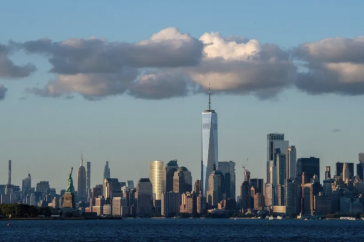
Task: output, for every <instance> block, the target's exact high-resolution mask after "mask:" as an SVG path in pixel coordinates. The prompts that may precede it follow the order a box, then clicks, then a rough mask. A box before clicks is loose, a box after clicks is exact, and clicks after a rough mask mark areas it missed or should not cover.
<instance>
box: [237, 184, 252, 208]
mask: <svg viewBox="0 0 364 242" xmlns="http://www.w3.org/2000/svg"><path fill="white" fill-rule="evenodd" d="M250 191H251V189H250V185H249V182H248V181H244V182H243V183H242V184H241V187H240V199H241V208H242V209H244V210H245V211H246V210H247V209H248V208H251V204H250V202H251V200H252V199H251V192H250Z"/></svg>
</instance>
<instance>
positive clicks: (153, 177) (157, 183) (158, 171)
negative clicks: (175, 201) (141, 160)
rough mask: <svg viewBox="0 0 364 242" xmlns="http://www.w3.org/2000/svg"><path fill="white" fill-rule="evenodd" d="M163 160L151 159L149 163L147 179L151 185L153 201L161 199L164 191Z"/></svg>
mask: <svg viewBox="0 0 364 242" xmlns="http://www.w3.org/2000/svg"><path fill="white" fill-rule="evenodd" d="M163 165H164V164H163V161H158V160H156V161H151V162H150V163H149V180H150V181H151V183H152V185H153V201H155V200H159V201H160V200H161V199H162V194H163V192H164V171H163V168H164V167H163Z"/></svg>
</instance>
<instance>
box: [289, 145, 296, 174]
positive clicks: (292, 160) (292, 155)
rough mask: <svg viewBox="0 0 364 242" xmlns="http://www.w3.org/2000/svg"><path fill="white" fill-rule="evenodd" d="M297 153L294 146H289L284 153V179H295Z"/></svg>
mask: <svg viewBox="0 0 364 242" xmlns="http://www.w3.org/2000/svg"><path fill="white" fill-rule="evenodd" d="M296 162H297V151H296V147H295V146H294V145H292V146H289V147H288V149H287V152H286V177H287V179H288V178H290V179H294V178H296V177H297V171H296Z"/></svg>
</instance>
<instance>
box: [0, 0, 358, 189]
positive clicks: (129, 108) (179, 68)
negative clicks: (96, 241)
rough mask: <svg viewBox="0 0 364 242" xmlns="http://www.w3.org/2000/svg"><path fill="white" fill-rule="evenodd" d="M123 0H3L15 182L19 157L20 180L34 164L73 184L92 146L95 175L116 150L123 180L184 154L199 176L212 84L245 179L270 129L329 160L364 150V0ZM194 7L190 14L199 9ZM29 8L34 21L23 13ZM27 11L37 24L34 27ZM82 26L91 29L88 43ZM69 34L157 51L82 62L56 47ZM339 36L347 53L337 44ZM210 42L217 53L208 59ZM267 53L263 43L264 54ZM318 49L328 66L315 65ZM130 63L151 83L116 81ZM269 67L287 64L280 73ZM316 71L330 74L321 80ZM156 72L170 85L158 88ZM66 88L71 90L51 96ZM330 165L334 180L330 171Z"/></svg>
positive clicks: (35, 174) (3, 95)
mask: <svg viewBox="0 0 364 242" xmlns="http://www.w3.org/2000/svg"><path fill="white" fill-rule="evenodd" d="M113 3H114V4H115V5H113V6H111V5H112V4H110V6H104V5H100V4H98V3H89V4H87V5H82V7H81V4H71V2H69V1H64V2H63V3H59V4H58V5H57V8H54V6H51V5H49V4H50V3H44V5H43V6H42V8H38V7H37V6H36V5H34V6H33V5H32V4H30V3H27V2H22V3H13V2H6V3H4V4H3V6H2V8H1V9H0V27H1V29H3V30H5V31H4V33H3V34H2V36H1V37H0V60H1V61H2V62H1V63H2V64H1V66H0V99H1V100H0V116H1V119H0V127H1V130H2V132H1V133H2V135H1V137H0V144H1V150H0V160H1V161H2V167H3V169H0V176H1V177H2V180H1V181H0V183H1V184H6V183H7V180H6V179H7V170H6V169H5V167H6V166H7V162H8V160H12V161H13V163H12V171H13V175H12V183H14V184H21V182H22V179H23V178H24V177H26V176H27V174H28V173H29V174H31V177H32V181H50V185H51V187H55V188H57V191H59V190H60V189H62V188H64V187H66V181H65V180H64V174H67V173H68V172H69V171H68V169H69V168H70V167H74V168H75V169H76V167H78V164H79V158H78V157H79V153H80V150H83V151H84V155H85V162H86V161H90V162H91V163H92V172H91V173H92V174H91V177H92V179H91V187H94V186H95V185H97V184H100V181H102V178H103V169H104V165H105V161H110V167H112V170H113V171H112V173H111V176H112V177H113V178H118V179H119V180H123V181H126V180H134V182H135V183H136V182H137V179H138V178H141V177H147V176H148V165H146V164H148V163H149V162H150V161H153V160H161V161H164V164H166V163H167V162H168V161H170V160H173V159H177V160H178V163H179V164H181V165H183V166H185V167H187V168H188V170H189V171H191V172H192V177H193V179H194V180H195V179H197V178H198V177H200V166H201V164H200V162H201V116H200V115H201V111H202V110H204V109H205V108H206V100H207V89H208V83H210V84H211V91H212V93H213V108H214V109H215V110H217V111H218V113H219V140H218V143H219V161H229V160H232V161H234V162H235V163H236V182H237V184H240V183H241V182H242V180H243V175H242V174H243V169H242V168H241V167H242V165H245V166H246V167H247V169H249V171H250V172H251V174H252V177H254V178H255V177H261V178H264V179H266V174H265V173H266V169H263V167H265V166H266V152H265V150H266V147H265V144H264V143H265V141H266V135H267V134H269V133H275V132H280V133H284V134H285V138H286V139H287V140H289V144H290V145H295V147H296V148H297V158H301V157H311V156H314V157H318V158H320V163H321V168H322V167H325V166H327V165H330V166H333V164H334V163H336V162H337V161H340V162H351V163H357V154H358V153H359V152H362V151H363V149H364V148H363V143H364V137H363V136H362V135H360V127H361V120H363V118H364V116H363V114H362V112H360V111H359V110H361V103H362V102H363V96H362V94H363V88H362V87H363V85H362V84H363V83H364V80H363V79H362V76H363V75H361V74H360V72H359V73H358V72H357V70H360V69H361V68H358V69H355V68H352V69H350V68H349V69H348V66H350V65H352V66H354V67H355V66H356V65H359V67H360V65H361V64H360V63H362V57H363V56H362V51H361V50H362V47H361V44H362V37H360V36H362V35H363V34H362V32H361V26H360V21H357V17H356V16H360V15H361V13H360V9H361V7H360V6H363V3H362V2H360V1H354V2H351V4H350V5H349V4H347V3H342V5H341V4H339V3H338V4H337V5H335V6H329V5H328V3H317V2H314V1H312V2H309V1H308V2H305V3H296V4H290V3H289V2H285V1H282V2H279V3H267V4H266V6H265V7H264V8H262V6H261V5H260V4H257V3H240V2H235V3H231V4H229V5H227V4H226V3H224V2H217V3H216V4H214V5H213V6H208V5H206V4H202V3H195V2H189V3H187V4H186V5H183V6H180V8H178V9H176V8H175V7H174V5H173V4H172V3H163V2H158V1H156V2H154V3H145V5H144V6H145V7H144V8H140V6H139V5H138V4H135V3H128V4H127V3H118V2H113ZM19 6H21V7H19ZM192 6H193V8H192ZM70 7H71V9H72V10H73V11H72V13H70V14H69V15H67V18H66V17H65V15H64V13H65V12H69V9H70ZM14 9H17V11H13V10H14ZM29 9H31V10H32V11H28V10H29ZM100 9H103V11H100ZM343 9H345V11H343ZM85 10H86V11H85ZM135 12H138V13H139V14H140V15H143V16H145V17H146V18H147V19H148V23H146V22H145V21H141V20H140V18H139V17H138V16H137V15H135V14H130V13H135ZM186 12H189V13H190V14H189V18H188V21H186V14H185V13H186ZM308 12H309V13H310V18H309V19H307V13H308ZM207 13H208V14H207ZM256 13H259V14H256ZM323 13H325V20H322V14H323ZM94 16H97V17H94ZM111 16H112V17H111ZM216 16H219V17H216ZM337 16H343V17H342V19H341V18H337ZM167 18H168V21H167ZM18 19H22V20H23V21H15V20H18ZM79 19H82V21H79ZM9 20H14V21H9ZM59 20H62V21H59ZM288 20H289V21H288ZM25 22H32V23H34V26H33V27H32V28H27V27H25V26H24V23H25ZM131 30H133V31H131ZM166 36H167V37H168V38H166V39H172V40H173V41H172V42H173V43H172V42H171V43H172V44H171V46H174V44H181V46H183V49H182V50H183V51H182V54H181V53H180V52H178V51H176V52H169V51H170V49H168V48H162V50H163V51H162V52H161V51H160V49H161V46H159V45H158V44H157V42H158V41H160V40H161V39H163V38H162V37H166ZM43 38H48V39H49V42H47V40H45V39H43ZM77 38H80V39H81V40H79V42H77ZM41 40H43V42H42V41H41ZM155 40H157V41H156V42H153V41H155ZM9 41H11V42H9ZM62 41H64V42H63V43H67V44H68V45H70V46H72V45H75V46H77V45H82V43H84V44H85V43H86V44H85V45H82V46H84V47H85V48H90V53H94V54H95V53H96V54H95V55H96V56H97V53H101V52H102V50H105V53H110V52H112V53H116V52H115V51H121V53H123V54H125V52H123V51H126V50H127V51H129V50H130V49H128V48H129V47H130V46H133V47H135V46H134V45H137V47H138V48H139V47H140V46H142V47H145V49H142V50H140V49H138V48H137V47H135V49H133V48H132V49H131V50H130V51H131V52H130V56H126V55H122V57H125V59H124V58H121V59H118V58H116V59H115V61H116V63H114V62H112V64H115V65H114V66H113V65H111V66H104V65H100V63H106V62H105V61H103V60H104V59H101V61H100V62H97V60H95V59H93V58H92V56H87V57H85V56H83V57H85V58H86V60H94V61H96V64H95V62H92V63H91V62H87V61H85V62H82V61H81V62H77V61H76V59H77V57H76V56H69V57H72V58H69V60H71V61H73V62H72V65H71V67H72V66H73V67H74V68H70V66H69V65H67V62H65V61H64V60H65V59H64V58H63V57H64V56H63V54H64V52H62V53H63V54H62V53H60V52H57V51H56V50H55V49H51V48H48V47H49V46H48V45H47V43H48V44H51V45H53V46H58V47H59V48H60V49H59V50H64V49H62V46H61V42H62ZM102 41H105V42H102ZM162 42H163V41H162ZM100 43H104V44H100ZM211 43H213V44H211ZM323 43H326V44H327V45H324V46H323ZM206 44H209V45H207V46H205V45H206ZM47 46H48V47H47ZM113 46H114V47H115V46H116V47H117V48H116V47H115V48H116V49H113ZM128 46H129V47H128ZM150 46H152V48H149V47H150ZM167 46H168V45H167ZM330 46H333V48H334V50H337V51H332V49H325V48H329V47H330ZM58 47H57V48H58ZM162 47H165V46H162ZM339 47H340V48H339ZM110 48H111V49H110ZM119 48H120V49H119ZM123 48H126V49H123ZM140 48H141V47H140ZM307 49H308V50H309V51H307ZM147 50H150V51H152V52H151V53H154V54H158V55H156V56H159V57H161V58H157V59H156V60H157V61H158V63H153V64H150V63H151V62H149V61H150V59H148V58H146V59H143V60H140V59H135V58H134V59H133V57H135V55H134V54H138V53H139V52H138V51H141V53H143V54H145V53H147V52H148V51H147ZM322 50H325V51H322ZM153 51H154V52H153ZM202 51H203V52H204V53H207V54H208V55H209V56H210V57H211V58H212V59H213V60H211V59H208V58H206V57H204V56H203V55H202V54H201V53H202ZM256 51H258V53H260V55H255V54H254V53H256ZM295 51H296V52H295ZM293 52H295V54H296V56H295V57H293V56H294V53H293ZM117 53H119V52H117ZM128 53H129V52H128ZM160 53H163V54H165V55H159V54H160ZM169 53H172V54H171V55H168V54H169ZM328 53H331V54H332V55H328ZM184 54H185V55H184ZM297 55H298V57H297ZM247 56H254V58H252V59H254V60H256V62H254V63H252V62H250V59H249V58H246V57H247ZM73 57H74V58H73ZM144 57H148V56H144ZM174 57H175V58H174ZM219 58H220V60H218V59H219ZM266 58H272V61H273V60H279V61H278V63H279V64H277V63H276V62H275V63H276V64H277V65H274V66H269V65H268V66H267V65H265V64H267V62H265V61H266ZM291 58H293V60H292V59H291ZM80 59H82V58H80ZM221 59H225V60H226V61H221ZM353 59H355V61H353ZM83 60H85V59H83ZM113 60H114V59H113ZM315 61H317V62H319V63H320V66H326V67H327V69H315V68H318V67H317V66H314V65H313V64H312V63H314V62H315ZM303 62H304V64H302V63H303ZM4 63H5V64H6V65H3V64H4ZM28 63H29V65H27V64H28ZM90 63H91V64H95V65H92V66H89V65H88V64H90ZM120 63H122V64H125V63H126V64H127V65H129V66H133V67H135V69H133V70H137V72H138V74H139V76H140V77H143V78H141V79H139V80H137V82H135V83H137V84H138V85H134V86H133V88H130V87H129V86H128V88H126V87H124V86H123V85H112V84H114V81H115V79H113V78H115V75H116V76H117V77H118V75H119V74H120V73H119V72H117V73H115V67H116V69H117V66H118V64H120ZM196 63H199V65H197V64H196ZM337 63H340V64H337ZM358 63H359V64H358ZM12 64H13V65H12ZM214 64H215V65H214ZM254 64H256V65H257V66H254ZM301 64H302V65H301ZM305 64H306V65H305ZM148 65H151V66H150V67H146V66H148ZM236 66H239V67H242V68H241V70H244V72H241V71H239V70H240V69H239V68H238V69H239V70H237V69H236ZM12 67H14V68H12ZM17 67H19V68H20V67H22V68H20V69H19V68H18V69H17ZM34 67H36V70H35V68H34ZM76 67H77V68H76ZM268 67H272V70H281V72H280V71H277V72H274V71H273V72H272V71H269V70H271V69H269V68H268ZM75 68H76V69H75ZM103 68H104V69H103ZM254 68H256V69H254ZM265 68H268V70H267V69H265ZM4 70H6V71H5V72H4ZM16 70H21V71H20V72H16ZM133 70H131V71H130V72H125V73H124V74H125V75H126V76H122V78H126V79H127V80H129V79H128V78H129V77H130V78H131V77H132V76H133V75H134V74H135V72H133ZM211 70H213V71H216V73H217V74H216V76H214V75H213V74H211V73H212V72H211ZM255 70H258V71H255ZM328 70H330V71H331V72H330V71H329V72H330V73H331V74H332V72H334V71H335V70H336V71H337V73H340V78H341V79H340V80H338V79H333V78H331V77H332V76H330V78H328V79H327V77H328V76H327V75H326V74H330V73H328ZM154 71H157V72H154ZM249 71H250V72H249ZM305 71H312V73H317V72H321V73H323V74H325V75H323V76H322V79H310V78H309V77H308V76H307V75H304V74H305ZM315 71H317V72H315ZM91 72H92V73H93V72H105V73H108V74H107V77H105V76H104V75H103V74H100V73H96V74H95V75H98V76H97V78H96V79H92V78H91V79H87V77H89V75H90V73H91ZM166 72H167V73H166ZM186 72H188V75H187V76H188V77H189V78H186V75H185V74H186ZM77 73H78V74H77ZM191 73H192V74H191ZM206 73H209V75H207V74H206ZM262 73H263V74H264V73H267V74H269V75H270V77H272V78H267V77H266V76H264V75H263V74H262ZM279 73H283V76H279V75H278V74H279ZM181 74H183V75H182V77H181ZM225 74H229V75H225ZM291 74H292V76H291ZM100 75H101V76H100ZM129 75H130V76H129ZM277 75H278V76H277ZM296 75H298V76H299V77H300V78H301V79H297V78H296ZM82 76H84V77H85V79H82V78H81V77H82ZM67 77H69V78H67ZM108 78H109V79H108ZM234 78H235V79H234ZM302 78H303V79H302ZM126 79H123V80H126ZM190 79H191V80H190ZM98 80H103V82H101V81H100V82H98ZM105 80H108V81H110V82H107V81H105ZM249 80H253V81H251V82H250V81H249ZM330 80H337V82H330ZM304 81H306V82H307V83H308V84H309V85H304V84H305V83H306V82H304ZM52 83H53V84H57V85H52ZM74 83H76V84H77V83H78V84H80V85H76V86H75V85H73V84H74ZM110 83H111V84H110ZM148 83H149V84H151V85H148ZM83 84H85V85H83ZM98 84H100V85H98ZM121 84H123V83H121ZM152 84H153V85H154V84H155V85H156V86H157V87H160V88H159V89H158V90H163V92H156V90H155V89H153V88H152V87H153V85H152ZM190 84H192V89H191V86H190ZM247 84H250V85H247ZM77 86H78V87H81V88H79V89H77ZM48 87H50V88H54V90H56V92H53V93H52V92H50V91H49V90H50V89H49V88H48ZM277 93H278V94H277ZM57 94H60V95H62V94H64V96H63V97H54V98H51V97H43V96H57ZM72 97H73V98H72ZM84 97H85V98H86V99H85V98H84ZM97 97H100V98H99V99H101V100H98V98H97ZM247 159H249V162H248V164H245V161H246V160H247ZM28 167H29V170H28ZM44 168H47V169H44ZM126 168H127V169H126ZM332 169H333V168H332ZM45 170H46V172H45ZM333 170H334V169H333ZM28 171H29V172H28ZM48 171H49V172H48ZM320 173H321V174H320V177H321V179H322V178H323V177H324V170H323V169H321V170H320Z"/></svg>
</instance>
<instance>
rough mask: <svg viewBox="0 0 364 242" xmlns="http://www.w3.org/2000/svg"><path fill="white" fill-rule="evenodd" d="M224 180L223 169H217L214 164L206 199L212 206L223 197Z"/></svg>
mask: <svg viewBox="0 0 364 242" xmlns="http://www.w3.org/2000/svg"><path fill="white" fill-rule="evenodd" d="M223 181H224V174H223V173H222V172H221V171H217V170H216V168H215V166H213V170H212V172H211V173H210V176H209V183H208V184H209V187H208V189H207V193H206V194H207V195H206V200H207V203H208V204H209V205H210V206H213V207H216V206H217V204H218V203H219V202H220V201H221V200H222V199H223V196H222V195H223Z"/></svg>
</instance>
